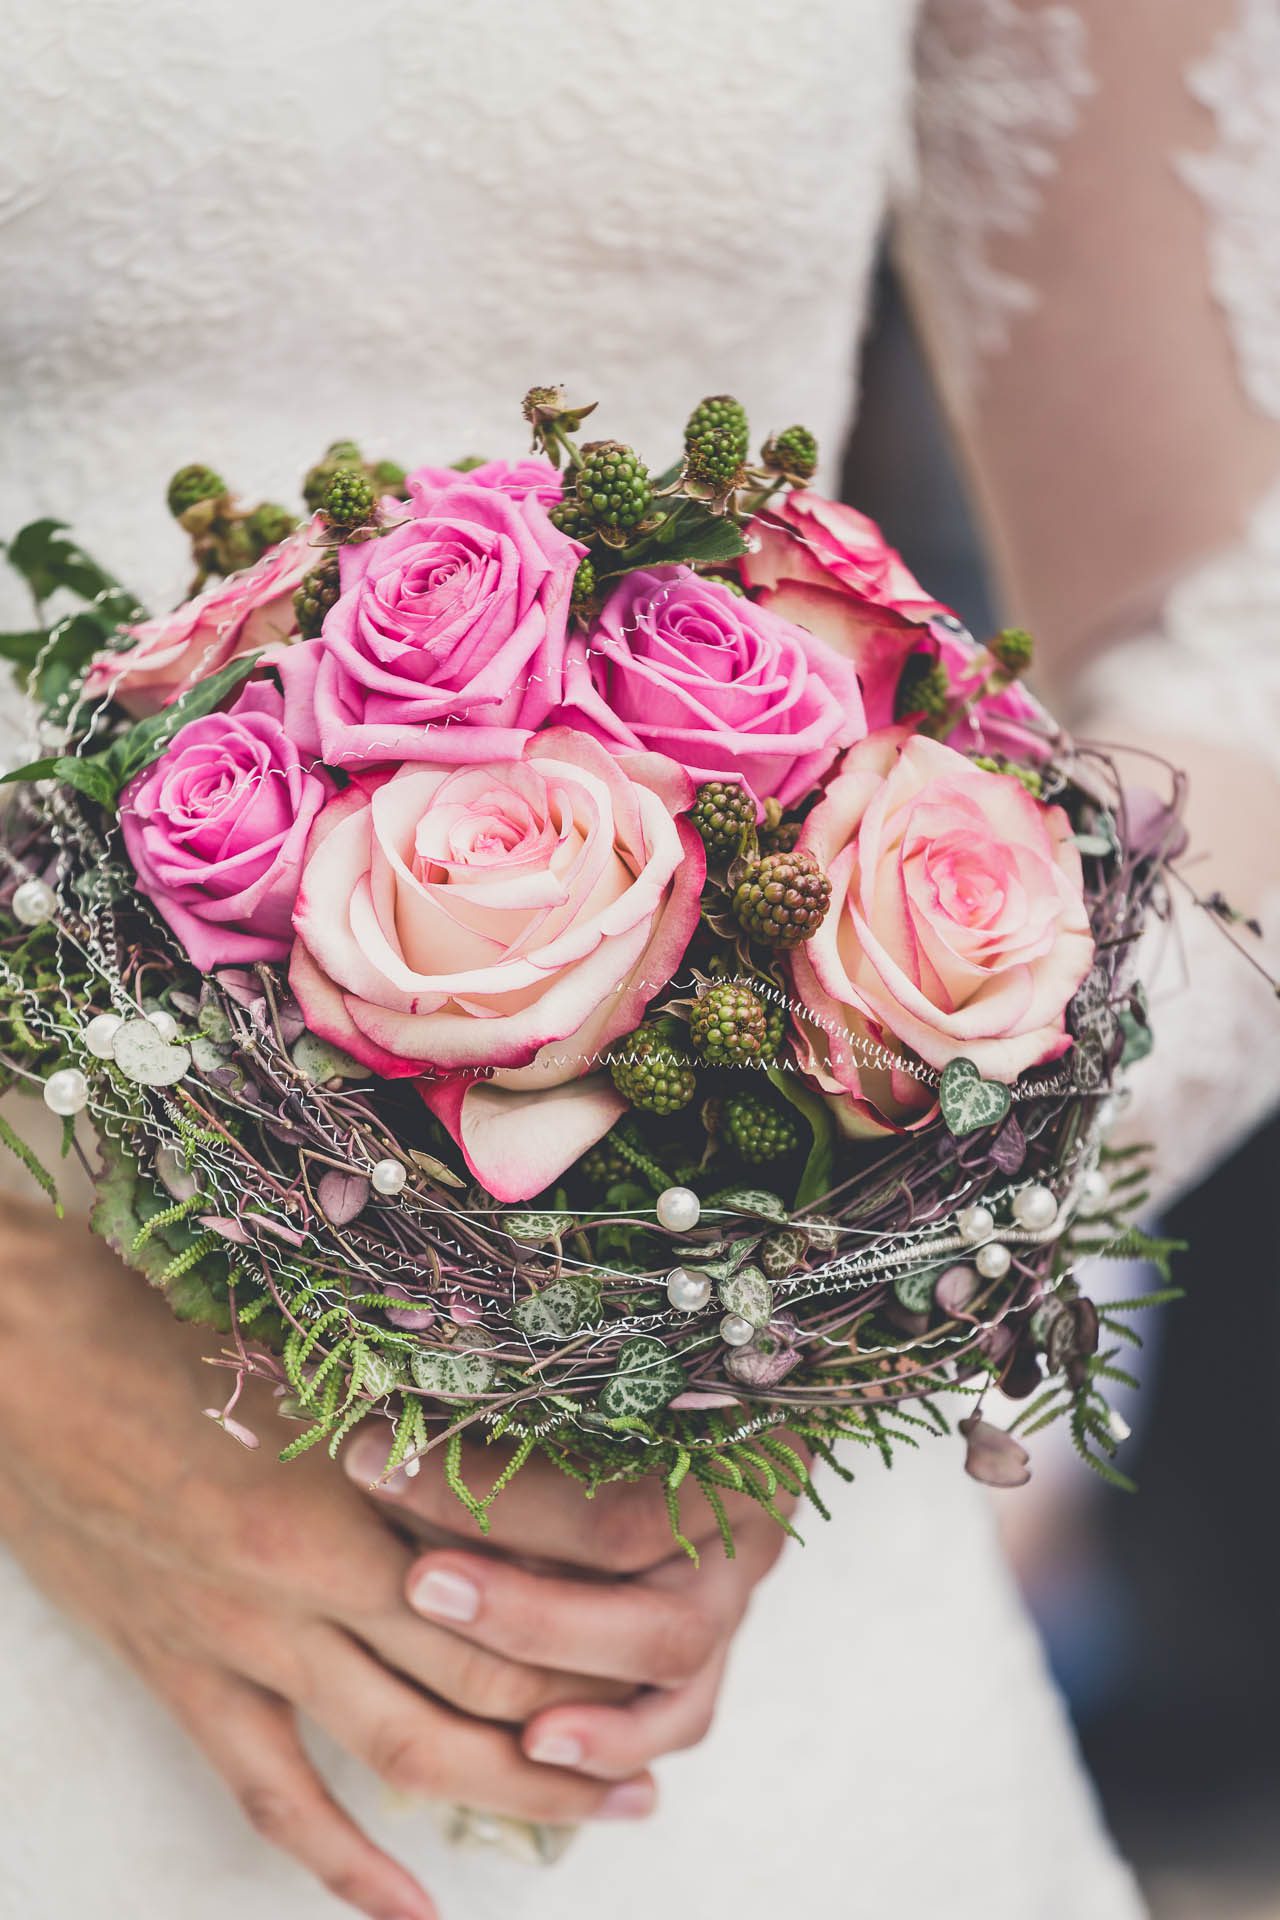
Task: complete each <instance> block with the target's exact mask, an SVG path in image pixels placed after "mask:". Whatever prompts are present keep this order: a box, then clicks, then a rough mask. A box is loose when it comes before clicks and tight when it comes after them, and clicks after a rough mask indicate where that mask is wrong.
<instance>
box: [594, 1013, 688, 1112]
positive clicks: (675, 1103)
mask: <svg viewBox="0 0 1280 1920" xmlns="http://www.w3.org/2000/svg"><path fill="white" fill-rule="evenodd" d="M609 1071H610V1073H611V1074H612V1075H613V1084H614V1086H615V1087H616V1088H617V1089H618V1092H619V1093H620V1094H622V1095H623V1096H624V1098H626V1099H627V1100H629V1101H630V1102H631V1104H632V1106H633V1107H641V1108H643V1110H644V1111H645V1112H646V1113H679V1111H680V1109H681V1108H682V1107H687V1106H688V1104H689V1102H690V1101H691V1100H692V1098H693V1096H694V1094H695V1093H696V1092H697V1090H698V1082H697V1078H696V1076H695V1074H694V1071H693V1068H692V1066H691V1065H690V1064H689V1061H688V1059H687V1058H686V1057H685V1055H684V1054H683V1053H681V1052H680V1051H679V1050H678V1049H677V1048H676V1047H675V1046H674V1045H673V1044H672V1042H671V1041H670V1040H669V1039H668V1038H667V1036H666V1034H665V1033H663V1032H662V1031H661V1030H660V1029H659V1028H657V1027H637V1029H636V1031H635V1032H634V1033H631V1034H628V1035H627V1037H626V1039H625V1040H620V1041H619V1042H618V1046H617V1052H616V1054H615V1057H614V1058H613V1059H612V1060H611V1061H610V1062H609Z"/></svg>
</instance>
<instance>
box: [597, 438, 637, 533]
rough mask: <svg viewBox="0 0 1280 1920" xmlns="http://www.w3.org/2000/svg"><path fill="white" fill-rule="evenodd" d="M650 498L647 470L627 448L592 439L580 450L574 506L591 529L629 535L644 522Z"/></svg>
mask: <svg viewBox="0 0 1280 1920" xmlns="http://www.w3.org/2000/svg"><path fill="white" fill-rule="evenodd" d="M652 499H653V488H652V486H651V485H650V482H649V470H648V468H647V467H646V466H645V464H644V462H643V460H641V459H640V457H639V455H638V454H637V453H635V452H633V451H632V449H631V448H630V447H624V446H622V445H621V444H620V442H618V441H617V440H593V441H591V442H589V443H588V445H586V446H585V447H584V448H583V449H582V465H581V466H580V467H579V468H578V505H579V507H580V508H581V509H582V513H583V515H584V517H585V518H586V520H587V521H588V522H589V523H590V524H591V525H592V526H596V527H602V528H607V529H608V530H609V531H610V532H623V533H625V532H629V531H630V529H631V528H632V527H634V526H638V525H639V523H640V521H641V520H643V519H644V516H645V514H646V513H647V512H648V510H649V504H650V502H651V501H652Z"/></svg>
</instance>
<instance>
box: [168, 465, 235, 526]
mask: <svg viewBox="0 0 1280 1920" xmlns="http://www.w3.org/2000/svg"><path fill="white" fill-rule="evenodd" d="M226 491H227V483H226V481H225V480H224V479H223V478H222V477H221V475H220V474H216V473H215V472H214V470H213V468H212V467H201V466H190V467H179V468H178V471H177V472H176V473H175V474H174V476H173V478H172V480H171V481H170V482H169V490H168V492H167V494H166V495H165V498H166V500H167V501H168V504H169V511H170V513H171V514H172V515H173V517H174V519H175V520H181V518H182V516H183V514H184V513H187V512H188V511H189V510H190V509H191V508H192V507H196V506H199V504H200V502H201V501H202V500H221V499H222V498H223V496H224V495H225V493H226Z"/></svg>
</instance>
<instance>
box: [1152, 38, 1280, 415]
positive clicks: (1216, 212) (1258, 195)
mask: <svg viewBox="0 0 1280 1920" xmlns="http://www.w3.org/2000/svg"><path fill="white" fill-rule="evenodd" d="M1238 5H1239V19H1238V20H1237V22H1236V24H1235V25H1234V26H1233V27H1231V28H1229V29H1228V30H1227V31H1226V32H1224V33H1222V34H1221V35H1220V36H1219V37H1218V40H1217V42H1216V44H1215V46H1214V48H1213V50H1212V52H1211V53H1210V54H1209V56H1208V57H1207V58H1206V59H1204V60H1202V61H1200V62H1199V63H1198V64H1197V65H1196V66H1195V67H1194V68H1193V69H1192V71H1191V73H1190V74H1189V75H1188V79H1187V84H1188V86H1189V87H1190V89H1191V92H1192V93H1193V94H1194V96H1195V98H1196V99H1197V100H1199V101H1200V102H1201V104H1202V105H1204V106H1206V107H1208V108H1209V110H1210V112H1211V113H1212V114H1213V115H1214V118H1215V119H1216V121H1217V127H1218V144H1217V147H1216V148H1215V149H1214V150H1213V151H1212V152H1206V153H1184V154H1180V155H1179V156H1178V159H1177V166H1178V170H1179V172H1180V174H1181V175H1182V177H1183V179H1184V180H1186V181H1187V182H1188V183H1189V184H1190V185H1191V186H1192V187H1194V188H1195V190H1196V192H1197V193H1198V194H1199V195H1200V197H1201V198H1202V200H1203V201H1204V203H1205V206H1206V207H1207V209H1208V211H1209V215H1210V230H1209V272H1210V284H1211V285H1212V288H1213V292H1214V296H1215V298H1216V299H1217V301H1218V302H1219V304H1220V306H1221V307H1222V309H1223V312H1224V313H1225V315H1226V317H1227V322H1228V325H1229V326H1230V329H1231V334H1232V339H1233V341H1234V344H1235V349H1236V355H1237V358H1238V361H1239V365H1240V373H1241V378H1242V380H1243V382H1244V386H1245V390H1246V392H1247V393H1248V395H1249V398H1250V400H1251V401H1252V402H1253V404H1254V405H1255V406H1256V407H1258V408H1259V409H1260V410H1261V411H1262V412H1263V413H1265V414H1266V415H1267V416H1268V417H1269V418H1270V419H1272V420H1280V214H1278V209H1280V10H1277V7H1276V5H1275V0H1238Z"/></svg>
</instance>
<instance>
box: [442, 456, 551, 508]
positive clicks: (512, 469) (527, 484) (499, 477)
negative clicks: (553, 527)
mask: <svg viewBox="0 0 1280 1920" xmlns="http://www.w3.org/2000/svg"><path fill="white" fill-rule="evenodd" d="M459 480H465V481H466V483H467V485H468V486H471V487H496V489H497V490H498V492H499V493H509V494H510V495H511V498H512V499H513V500H528V499H530V498H532V499H534V500H536V501H537V502H538V503H539V505H540V506H544V507H554V505H555V504H556V501H557V500H559V499H560V497H561V495H562V493H563V492H564V483H563V481H562V480H561V478H560V475H559V474H558V473H557V472H556V470H555V468H554V467H553V466H552V464H551V462H550V461H549V460H538V459H534V458H529V459H527V460H486V461H484V463H483V464H482V465H481V466H478V467H472V468H471V469H470V470H469V471H468V472H466V473H459V472H458V470H457V468H456V467H415V468H414V470H413V472H412V473H411V474H409V475H408V476H407V479H406V483H405V484H406V485H407V486H408V487H409V489H410V494H411V499H412V501H413V502H414V503H415V504H416V501H417V497H418V495H419V494H421V493H437V492H439V490H440V488H441V487H456V486H457V484H458V482H459Z"/></svg>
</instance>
